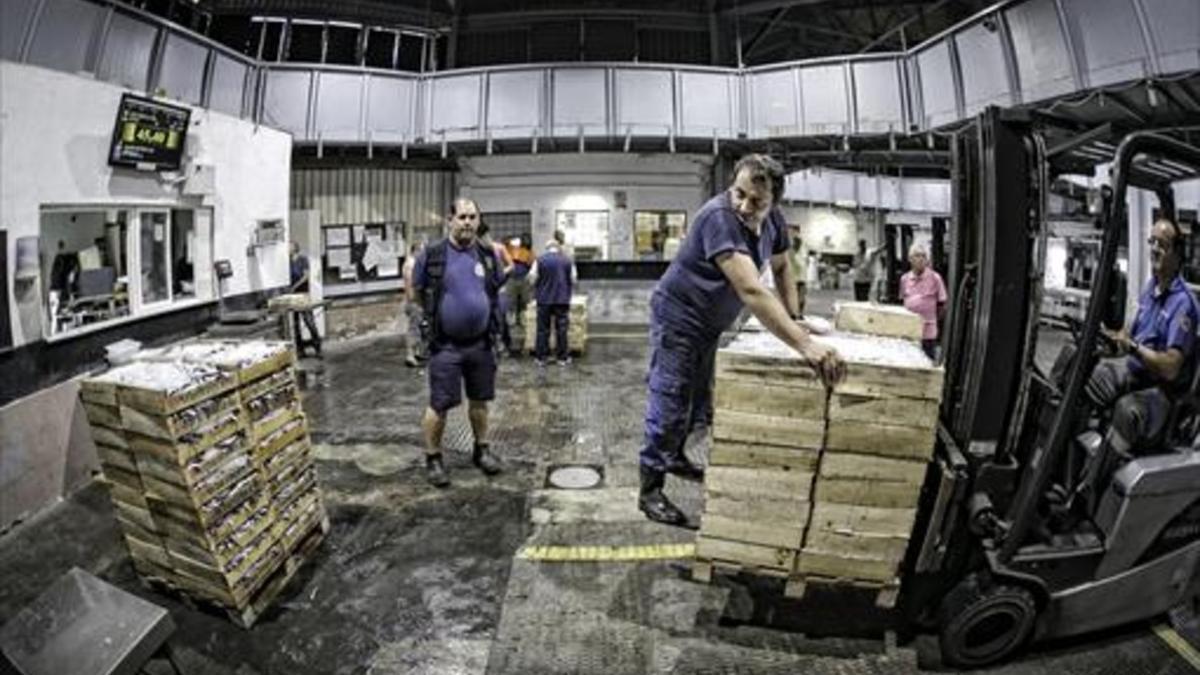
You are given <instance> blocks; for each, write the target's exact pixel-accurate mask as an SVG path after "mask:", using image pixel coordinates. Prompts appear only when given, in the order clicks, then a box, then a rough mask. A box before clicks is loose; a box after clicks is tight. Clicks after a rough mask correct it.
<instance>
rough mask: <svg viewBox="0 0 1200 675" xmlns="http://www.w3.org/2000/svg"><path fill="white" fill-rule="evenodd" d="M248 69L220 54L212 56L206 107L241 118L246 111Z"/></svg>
mask: <svg viewBox="0 0 1200 675" xmlns="http://www.w3.org/2000/svg"><path fill="white" fill-rule="evenodd" d="M249 74H250V68H249V66H247V65H246V64H244V63H242V62H240V61H238V60H237V59H234V58H232V57H229V56H226V55H224V54H220V53H214V54H213V69H212V80H211V82H210V83H209V87H208V91H209V94H208V105H209V107H211V108H212V109H213V110H219V111H221V112H223V113H226V114H229V115H236V116H238V117H241V116H242V113H243V112H244V111H245V110H246V98H247V96H246V83H247V80H248V76H249Z"/></svg>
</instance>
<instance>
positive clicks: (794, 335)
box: [638, 154, 845, 525]
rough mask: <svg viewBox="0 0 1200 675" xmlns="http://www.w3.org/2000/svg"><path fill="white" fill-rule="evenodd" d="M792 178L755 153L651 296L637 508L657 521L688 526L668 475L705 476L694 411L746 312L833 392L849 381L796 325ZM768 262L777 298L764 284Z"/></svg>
mask: <svg viewBox="0 0 1200 675" xmlns="http://www.w3.org/2000/svg"><path fill="white" fill-rule="evenodd" d="M783 181H784V172H783V167H782V165H780V164H779V162H777V161H775V160H773V159H771V158H770V157H767V156H765V155H757V154H756V155H748V156H746V157H743V158H742V159H741V160H739V161H738V162H737V164H736V166H735V167H734V180H733V184H732V185H731V186H730V187H729V189H728V190H726V191H724V192H722V193H721V194H719V195H717V196H716V197H713V198H712V199H710V200H709V201H708V202H707V203H705V204H704V206H702V207H701V208H700V210H699V211H698V212H697V213H696V217H695V219H694V222H693V224H692V227H691V229H690V230H689V231H688V233H687V237H686V238H685V240H684V241H683V244H682V245H681V246H680V248H679V252H678V253H677V254H676V256H675V259H674V260H673V261H672V262H671V265H670V267H668V268H667V271H666V273H665V274H664V275H663V277H662V279H661V280H659V282H658V285H657V286H656V287H655V289H654V292H653V294H652V295H651V298H650V373H649V377H648V380H647V388H648V392H647V402H646V425H645V441H644V444H643V447H642V451H641V455H640V457H639V460H640V461H639V464H640V478H641V489H640V490H639V494H638V508H639V509H641V511H642V513H643V514H645V515H646V517H647V518H649V519H650V520H654V521H658V522H662V523H667V524H671V525H687V522H688V521H687V516H685V515H684V514H683V512H682V511H680V510H679V509H678V508H677V507H676V506H675V505H674V504H672V503H671V502H670V501H669V500H668V499H667V497H666V496H665V495H664V494H663V492H662V488H663V484H664V479H665V475H666V474H667V473H673V474H676V475H679V476H681V477H684V478H689V479H699V478H700V477H702V476H703V470H702V469H700V468H699V467H697V466H695V465H694V464H692V463H691V461H689V460H688V459H687V457H685V456H684V454H683V445H684V442H685V440H686V438H687V432H688V426H689V422H690V421H691V408H692V407H694V406H695V405H696V404H697V398H698V391H699V389H700V388H701V387H703V386H704V385H705V384H706V381H707V380H706V378H707V368H708V366H707V363H706V362H707V361H708V360H709V359H710V358H711V357H710V354H712V352H713V350H714V349H715V347H716V344H717V340H718V338H719V337H720V335H721V333H722V332H723V331H725V330H726V329H727V328H729V326H730V325H731V324H732V323H733V321H734V319H735V318H737V315H738V313H739V312H740V311H741V310H742V307H743V306H745V307H747V308H749V310H750V312H751V313H752V314H754V316H755V317H757V318H758V320H759V321H761V322H762V324H763V326H764V327H765V328H766V329H767V330H769V331H770V332H771V333H772V334H774V335H775V336H776V337H778V338H779V339H780V340H782V341H783V342H785V343H786V344H787V345H788V346H790V347H791V348H792V349H794V350H796V352H797V353H799V354H800V356H801V357H803V358H804V359H805V360H806V361H807V363H808V364H809V365H810V366H811V367H812V368H813V370H815V371H816V373H817V374H818V375H819V376H820V377H821V379H822V380H823V381H824V382H825V384H826V386H832V385H833V384H835V383H836V382H838V381H839V380H840V379H841V378H842V377H843V376H844V375H845V364H844V363H843V361H842V359H841V357H840V356H838V354H837V352H836V351H835V350H833V349H831V348H829V347H826V346H824V345H821V344H819V343H817V342H815V341H813V340H812V339H811V338H810V336H809V334H808V331H807V330H805V328H804V327H802V326H801V325H799V324H797V323H796V322H795V320H794V319H795V318H796V317H797V316H798V313H799V312H798V307H797V304H796V284H795V281H794V280H793V279H792V278H791V272H790V271H789V267H788V262H787V255H786V253H787V246H788V242H787V223H786V222H784V219H783V215H782V213H780V211H779V209H778V208H776V204H777V203H778V202H779V199H780V198H781V197H782V196H783ZM768 262H769V263H770V266H771V271H772V273H773V274H774V278H775V291H774V292H771V291H770V290H768V289H767V288H766V287H765V286H764V285H763V284H762V282H761V280H760V277H761V272H762V270H763V268H764V267H765V266H766V264H767V263H768ZM701 405H703V403H702V402H701Z"/></svg>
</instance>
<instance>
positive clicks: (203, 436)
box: [126, 410, 249, 466]
mask: <svg viewBox="0 0 1200 675" xmlns="http://www.w3.org/2000/svg"><path fill="white" fill-rule="evenodd" d="M248 433H249V432H248V430H247V429H246V423H245V419H244V418H243V417H242V412H241V410H233V411H230V412H228V413H226V414H224V415H223V416H221V417H220V418H218V419H216V420H213V421H212V423H211V424H210V425H209V426H207V427H205V428H204V429H201V430H198V431H197V432H196V433H194V434H191V435H189V436H187V437H185V438H182V439H177V440H168V439H165V438H155V437H153V436H143V435H141V434H137V433H132V432H127V433H126V438H127V442H128V445H129V449H130V450H131V451H133V453H134V454H135V455H143V454H144V455H150V456H153V457H158V458H160V459H162V460H165V461H167V462H171V463H173V464H175V465H177V466H185V465H186V464H187V463H188V462H190V461H192V459H194V458H195V457H196V456H197V455H200V454H201V453H203V452H204V451H206V450H208V449H209V448H212V447H214V446H218V445H226V446H231V445H240V444H241V443H243V442H244V437H245V435H246V434H248Z"/></svg>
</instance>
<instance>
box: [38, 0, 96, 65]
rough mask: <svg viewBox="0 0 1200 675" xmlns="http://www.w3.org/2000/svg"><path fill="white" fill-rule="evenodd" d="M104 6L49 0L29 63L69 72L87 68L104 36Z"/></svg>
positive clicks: (44, 9)
mask: <svg viewBox="0 0 1200 675" xmlns="http://www.w3.org/2000/svg"><path fill="white" fill-rule="evenodd" d="M104 11H105V10H104V9H103V8H101V7H100V6H99V5H93V4H92V3H90V2H83V0H46V1H45V4H44V5H43V7H42V13H41V16H39V17H38V21H37V30H36V31H35V32H34V34H33V44H32V45H31V47H30V49H29V63H33V64H36V65H39V66H46V67H47V68H54V69H55V70H62V71H66V72H68V73H77V72H79V71H82V70H84V68H85V67H86V66H88V65H89V64H88V63H87V58H88V55H89V54H90V53H91V52H92V51H93V49H94V48H95V41H96V40H97V39H98V37H99V35H100V30H99V28H100V23H101V21H102V19H103V17H104Z"/></svg>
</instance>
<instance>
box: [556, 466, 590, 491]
mask: <svg viewBox="0 0 1200 675" xmlns="http://www.w3.org/2000/svg"><path fill="white" fill-rule="evenodd" d="M548 480H549V481H550V485H551V486H553V487H556V488H560V489H562V490H587V489H590V488H594V487H596V486H597V485H599V484H600V472H599V471H597V470H596V469H595V467H591V466H563V467H559V468H557V469H554V470H553V471H551V472H550V476H549V477H548Z"/></svg>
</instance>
